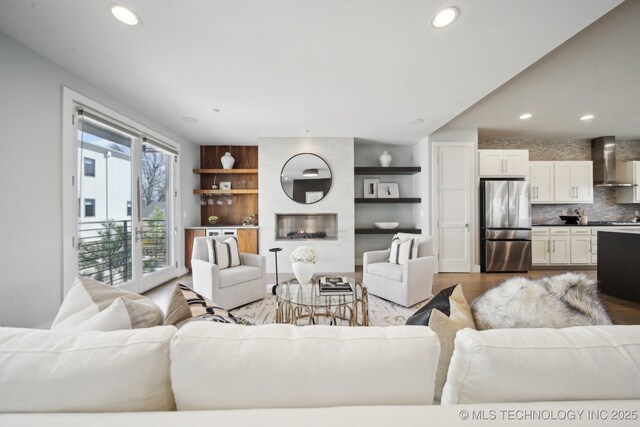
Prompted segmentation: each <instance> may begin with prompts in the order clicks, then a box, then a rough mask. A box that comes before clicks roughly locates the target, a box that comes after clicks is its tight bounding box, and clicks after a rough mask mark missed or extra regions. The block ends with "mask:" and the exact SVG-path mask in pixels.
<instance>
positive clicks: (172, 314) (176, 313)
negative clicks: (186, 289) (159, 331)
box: [164, 284, 191, 325]
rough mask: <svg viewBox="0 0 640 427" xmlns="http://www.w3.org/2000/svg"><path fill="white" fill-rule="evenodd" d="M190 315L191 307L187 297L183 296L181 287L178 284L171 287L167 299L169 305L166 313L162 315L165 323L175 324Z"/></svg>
mask: <svg viewBox="0 0 640 427" xmlns="http://www.w3.org/2000/svg"><path fill="white" fill-rule="evenodd" d="M190 317H191V308H190V307H189V303H188V302H187V299H186V298H185V297H184V294H183V292H182V289H181V288H180V285H179V284H176V286H175V287H174V288H173V292H172V293H171V298H170V299H169V307H168V308H167V313H166V314H165V316H164V324H165V325H177V324H178V323H180V322H182V321H183V320H186V319H188V318H190Z"/></svg>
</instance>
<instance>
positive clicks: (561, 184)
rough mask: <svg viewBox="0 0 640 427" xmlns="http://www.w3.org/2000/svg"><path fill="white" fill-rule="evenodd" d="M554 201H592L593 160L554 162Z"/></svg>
mask: <svg viewBox="0 0 640 427" xmlns="http://www.w3.org/2000/svg"><path fill="white" fill-rule="evenodd" d="M553 173H554V177H553V181H554V191H555V202H556V203H593V162H591V161H567V162H554V168H553Z"/></svg>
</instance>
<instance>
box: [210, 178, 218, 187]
mask: <svg viewBox="0 0 640 427" xmlns="http://www.w3.org/2000/svg"><path fill="white" fill-rule="evenodd" d="M217 179H218V177H217V176H214V177H213V185H212V186H211V189H212V190H217V189H218V186H217V185H216V180H217Z"/></svg>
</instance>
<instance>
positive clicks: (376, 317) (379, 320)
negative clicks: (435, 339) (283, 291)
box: [230, 294, 427, 326]
mask: <svg viewBox="0 0 640 427" xmlns="http://www.w3.org/2000/svg"><path fill="white" fill-rule="evenodd" d="M426 302H427V301H423V302H421V303H418V304H416V305H414V306H413V307H409V308H407V307H403V306H401V305H398V304H395V303H392V302H389V301H386V300H383V299H382V298H378V297H376V296H374V295H371V294H369V326H396V325H404V324H405V322H406V321H407V319H408V318H409V317H410V316H411V315H412V314H413V313H415V312H416V311H417V310H418V309H419V308H420V307H422V306H423V305H424V304H425V303H426ZM230 313H231V314H233V315H234V316H236V317H241V318H243V319H245V320H248V321H249V322H251V323H254V324H256V325H263V324H268V323H275V322H276V297H275V296H274V295H268V296H265V298H264V299H262V300H260V301H256V302H254V303H251V304H247V305H245V306H242V307H239V308H236V309H233V310H231V311H230Z"/></svg>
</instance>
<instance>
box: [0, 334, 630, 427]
mask: <svg viewBox="0 0 640 427" xmlns="http://www.w3.org/2000/svg"><path fill="white" fill-rule="evenodd" d="M439 352H440V345H439V341H438V338H437V336H436V335H435V333H433V332H432V331H431V330H430V329H429V328H427V327H423V326H398V327H387V328H379V327H370V328H348V327H325V326H313V327H294V326H289V325H265V326H249V327H247V326H240V325H229V324H219V323H208V322H194V323H191V324H188V325H186V326H184V327H183V328H181V329H180V330H179V331H178V330H177V329H176V328H174V327H173V326H161V327H154V328H147V329H136V330H124V331H113V332H51V331H42V330H28V329H16V328H0V426H34V425H47V426H57V425H60V426H75V425H77V426H80V425H82V426H87V425H91V426H102V425H104V426H107V425H109V426H113V425H118V426H136V427H143V426H163V425H171V426H175V425H188V423H189V424H191V423H201V422H206V423H215V424H217V425H221V423H222V424H225V425H226V424H227V423H229V425H278V426H283V425H285V426H288V425H305V426H316V425H317V426H320V425H322V426H326V425H349V426H354V425H371V426H378V425H380V426H391V425H393V426H396V425H427V424H432V423H433V424H434V425H438V426H449V425H472V424H473V422H474V421H479V420H485V421H487V420H489V421H491V425H514V424H516V423H517V425H539V424H540V423H541V422H543V421H550V420H551V421H553V420H555V421H571V422H572V424H571V425H594V426H596V425H602V423H603V419H602V417H607V418H606V419H604V421H606V423H607V425H612V424H613V425H615V424H616V422H617V420H616V418H618V419H620V420H619V422H620V423H621V425H637V423H638V422H639V421H638V417H640V413H638V411H640V326H593V327H576V328H567V329H503V330H490V331H482V332H480V331H474V330H471V329H465V330H463V331H461V332H459V333H458V336H457V338H456V350H455V352H454V355H453V358H452V360H451V365H450V368H449V375H448V379H447V383H446V385H445V388H444V393H443V399H442V405H440V406H434V405H432V403H433V392H434V378H435V371H436V366H437V361H438V355H439ZM634 417H635V418H634ZM632 418H633V419H632Z"/></svg>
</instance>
